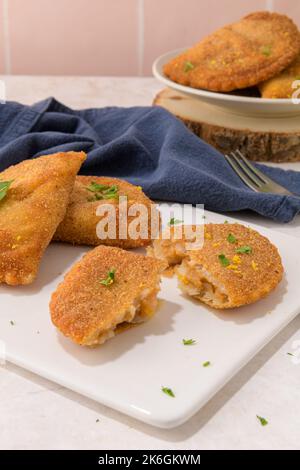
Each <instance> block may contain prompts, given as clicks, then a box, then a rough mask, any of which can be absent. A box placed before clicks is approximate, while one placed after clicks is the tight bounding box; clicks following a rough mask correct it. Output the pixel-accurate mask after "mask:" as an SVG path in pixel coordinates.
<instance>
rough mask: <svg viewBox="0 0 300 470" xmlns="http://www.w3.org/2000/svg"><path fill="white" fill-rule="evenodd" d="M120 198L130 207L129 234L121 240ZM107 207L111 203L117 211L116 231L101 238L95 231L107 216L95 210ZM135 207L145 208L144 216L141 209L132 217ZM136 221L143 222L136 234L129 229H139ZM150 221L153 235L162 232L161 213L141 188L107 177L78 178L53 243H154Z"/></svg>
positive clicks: (133, 245) (137, 245)
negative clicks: (124, 199) (109, 235)
mask: <svg viewBox="0 0 300 470" xmlns="http://www.w3.org/2000/svg"><path fill="white" fill-rule="evenodd" d="M97 190H98V191H97ZM120 196H123V197H124V196H126V197H127V204H128V212H127V225H128V230H127V235H126V230H125V236H124V237H123V238H121V237H120V232H119V228H120V219H121V216H120V209H119V200H120ZM106 204H112V205H113V206H114V208H115V209H116V231H115V234H114V235H113V237H112V238H102V237H101V238H99V237H98V235H97V232H96V228H97V224H98V223H99V222H100V220H101V219H102V217H106V214H104V215H103V216H101V215H97V214H96V211H97V208H99V206H104V205H106ZM136 205H141V206H143V207H144V209H145V210H146V212H145V215H144V214H142V213H140V212H139V210H138V211H137V212H136V214H131V215H130V210H131V209H130V208H132V209H133V207H134V206H136ZM136 207H137V206H136ZM137 209H138V207H137ZM125 215H126V213H125ZM135 221H136V222H139V221H140V223H137V232H140V233H137V235H134V234H132V233H131V232H130V226H131V228H134V227H135V226H136V225H135ZM151 222H152V224H153V226H152V228H153V232H154V233H156V232H157V230H158V229H159V213H158V211H157V209H156V208H155V205H154V203H152V201H151V200H150V199H149V198H148V197H147V196H146V195H145V194H144V193H143V191H142V188H141V187H139V186H134V185H132V184H130V183H128V182H127V181H124V180H120V179H117V178H111V177H107V176H77V178H76V181H75V185H74V190H73V193H72V196H71V201H70V204H69V206H68V209H67V213H66V216H65V218H64V220H63V221H62V222H61V224H60V225H59V227H58V228H57V230H56V233H55V236H54V240H57V241H63V242H69V243H74V244H78V245H93V246H95V245H100V244H105V245H110V246H118V247H121V248H136V247H140V246H145V245H148V244H149V243H150V242H151ZM133 223H134V226H133ZM141 227H143V228H142V229H141Z"/></svg>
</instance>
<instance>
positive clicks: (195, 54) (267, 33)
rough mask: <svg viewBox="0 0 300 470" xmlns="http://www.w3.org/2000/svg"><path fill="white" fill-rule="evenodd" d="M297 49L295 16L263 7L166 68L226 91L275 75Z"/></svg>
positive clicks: (195, 83)
mask: <svg viewBox="0 0 300 470" xmlns="http://www.w3.org/2000/svg"><path fill="white" fill-rule="evenodd" d="M299 52H300V34H299V31H298V28H297V26H296V25H295V24H294V23H293V21H292V20H291V19H290V18H288V17H287V16H285V15H280V14H278V13H270V12H267V11H261V12H256V13H252V14H250V15H247V16H245V17H244V18H242V19H241V20H240V21H238V22H236V23H233V24H230V25H227V26H224V27H223V28H221V29H218V30H217V31H216V32H214V33H212V34H210V35H209V36H207V37H206V38H204V39H203V40H202V41H200V42H199V43H198V44H196V45H195V46H194V47H192V48H190V49H188V50H187V51H185V52H183V53H182V54H180V55H179V56H177V57H175V58H174V59H172V60H170V62H168V63H167V64H166V65H165V66H164V73H165V75H166V76H167V77H169V78H170V79H171V80H173V81H174V82H177V83H180V84H182V85H187V86H191V87H194V88H204V89H206V90H212V91H223V92H224V91H225V92H226V91H232V90H235V89H237V88H246V87H251V86H253V85H257V84H258V83H260V82H262V81H264V80H267V79H269V78H271V77H273V76H274V75H276V74H278V73H280V72H281V71H282V70H283V69H285V68H286V67H287V66H288V65H289V64H291V62H292V61H293V60H294V59H295V58H296V56H297V55H298V54H299Z"/></svg>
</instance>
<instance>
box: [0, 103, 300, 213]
mask: <svg viewBox="0 0 300 470" xmlns="http://www.w3.org/2000/svg"><path fill="white" fill-rule="evenodd" d="M68 150H75V151H79V150H84V151H85V152H87V153H88V158H87V160H86V162H85V163H84V165H83V167H82V169H81V173H82V174H86V175H107V176H115V177H119V178H125V179H127V180H129V181H130V182H132V183H134V184H137V185H140V186H142V188H143V190H144V191H145V193H146V194H147V195H148V196H149V197H150V198H152V199H157V200H164V201H176V202H181V203H191V204H204V205H205V208H206V209H209V210H212V211H216V212H228V211H240V210H243V209H251V210H253V211H255V212H257V213H259V214H262V215H263V216H265V217H269V218H271V219H274V220H277V221H280V222H289V221H290V220H292V219H293V217H294V216H295V215H296V214H297V213H298V212H299V210H300V198H296V197H287V196H278V195H276V196H275V195H271V194H259V193H255V192H253V191H251V190H250V189H248V188H247V187H246V186H245V185H244V184H243V183H242V182H241V180H240V179H239V177H238V176H236V175H235V174H234V172H233V171H232V170H231V168H230V167H229V165H228V164H227V162H226V161H225V159H224V157H223V156H222V155H221V154H220V153H219V152H218V151H217V150H215V149H214V148H213V147H211V146H209V145H208V144H206V143H205V142H203V141H202V140H200V139H199V138H198V137H196V136H194V135H193V134H192V133H191V132H190V131H189V130H188V129H187V128H186V127H185V125H184V124H183V123H182V122H181V121H179V120H178V119H177V118H175V117H174V116H172V115H171V114H170V113H169V112H168V111H166V110H164V109H162V108H160V107H133V108H117V107H108V108H102V109H85V110H73V109H70V108H68V107H66V106H64V105H63V104H61V103H59V102H58V101H56V100H55V99H54V98H49V99H46V100H43V101H40V102H38V103H36V104H34V105H33V106H25V105H22V104H19V103H15V102H7V103H6V104H2V105H0V171H2V170H3V169H5V168H6V167H8V166H10V165H13V164H16V163H19V162H20V161H21V160H23V159H25V158H32V157H37V156H40V155H43V154H50V153H53V152H58V151H68ZM259 167H260V168H261V169H262V170H263V171H264V172H265V173H266V174H267V175H269V176H270V177H271V178H273V179H274V180H275V181H277V182H278V183H280V184H282V185H283V186H285V187H286V188H288V189H289V190H290V191H292V192H296V193H299V194H300V173H298V172H295V171H284V170H281V169H279V168H268V167H266V166H264V165H259Z"/></svg>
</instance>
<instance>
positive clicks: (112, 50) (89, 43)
mask: <svg viewBox="0 0 300 470" xmlns="http://www.w3.org/2000/svg"><path fill="white" fill-rule="evenodd" d="M260 9H273V10H275V11H279V12H284V13H286V14H288V15H290V16H291V17H292V18H293V19H294V21H295V22H296V23H297V24H298V25H299V26H300V1H299V0H0V73H1V74H32V75H150V74H151V64H152V62H153V60H154V59H155V58H156V57H157V56H158V55H160V54H162V53H164V52H166V51H168V50H171V49H175V48H177V47H185V46H188V45H191V44H193V43H195V42H197V41H198V40H199V39H200V38H201V37H202V36H204V35H205V34H207V33H209V32H211V31H213V30H214V29H215V28H217V27H219V26H222V25H223V24H225V23H228V22H231V21H235V20H237V19H238V18H239V17H241V16H243V15H245V14H246V13H248V12H251V11H255V10H260Z"/></svg>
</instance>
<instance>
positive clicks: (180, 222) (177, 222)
mask: <svg viewBox="0 0 300 470" xmlns="http://www.w3.org/2000/svg"><path fill="white" fill-rule="evenodd" d="M182 222H183V220H179V219H175V218H174V217H172V219H170V220H169V222H168V225H169V227H170V226H171V225H178V224H182Z"/></svg>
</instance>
